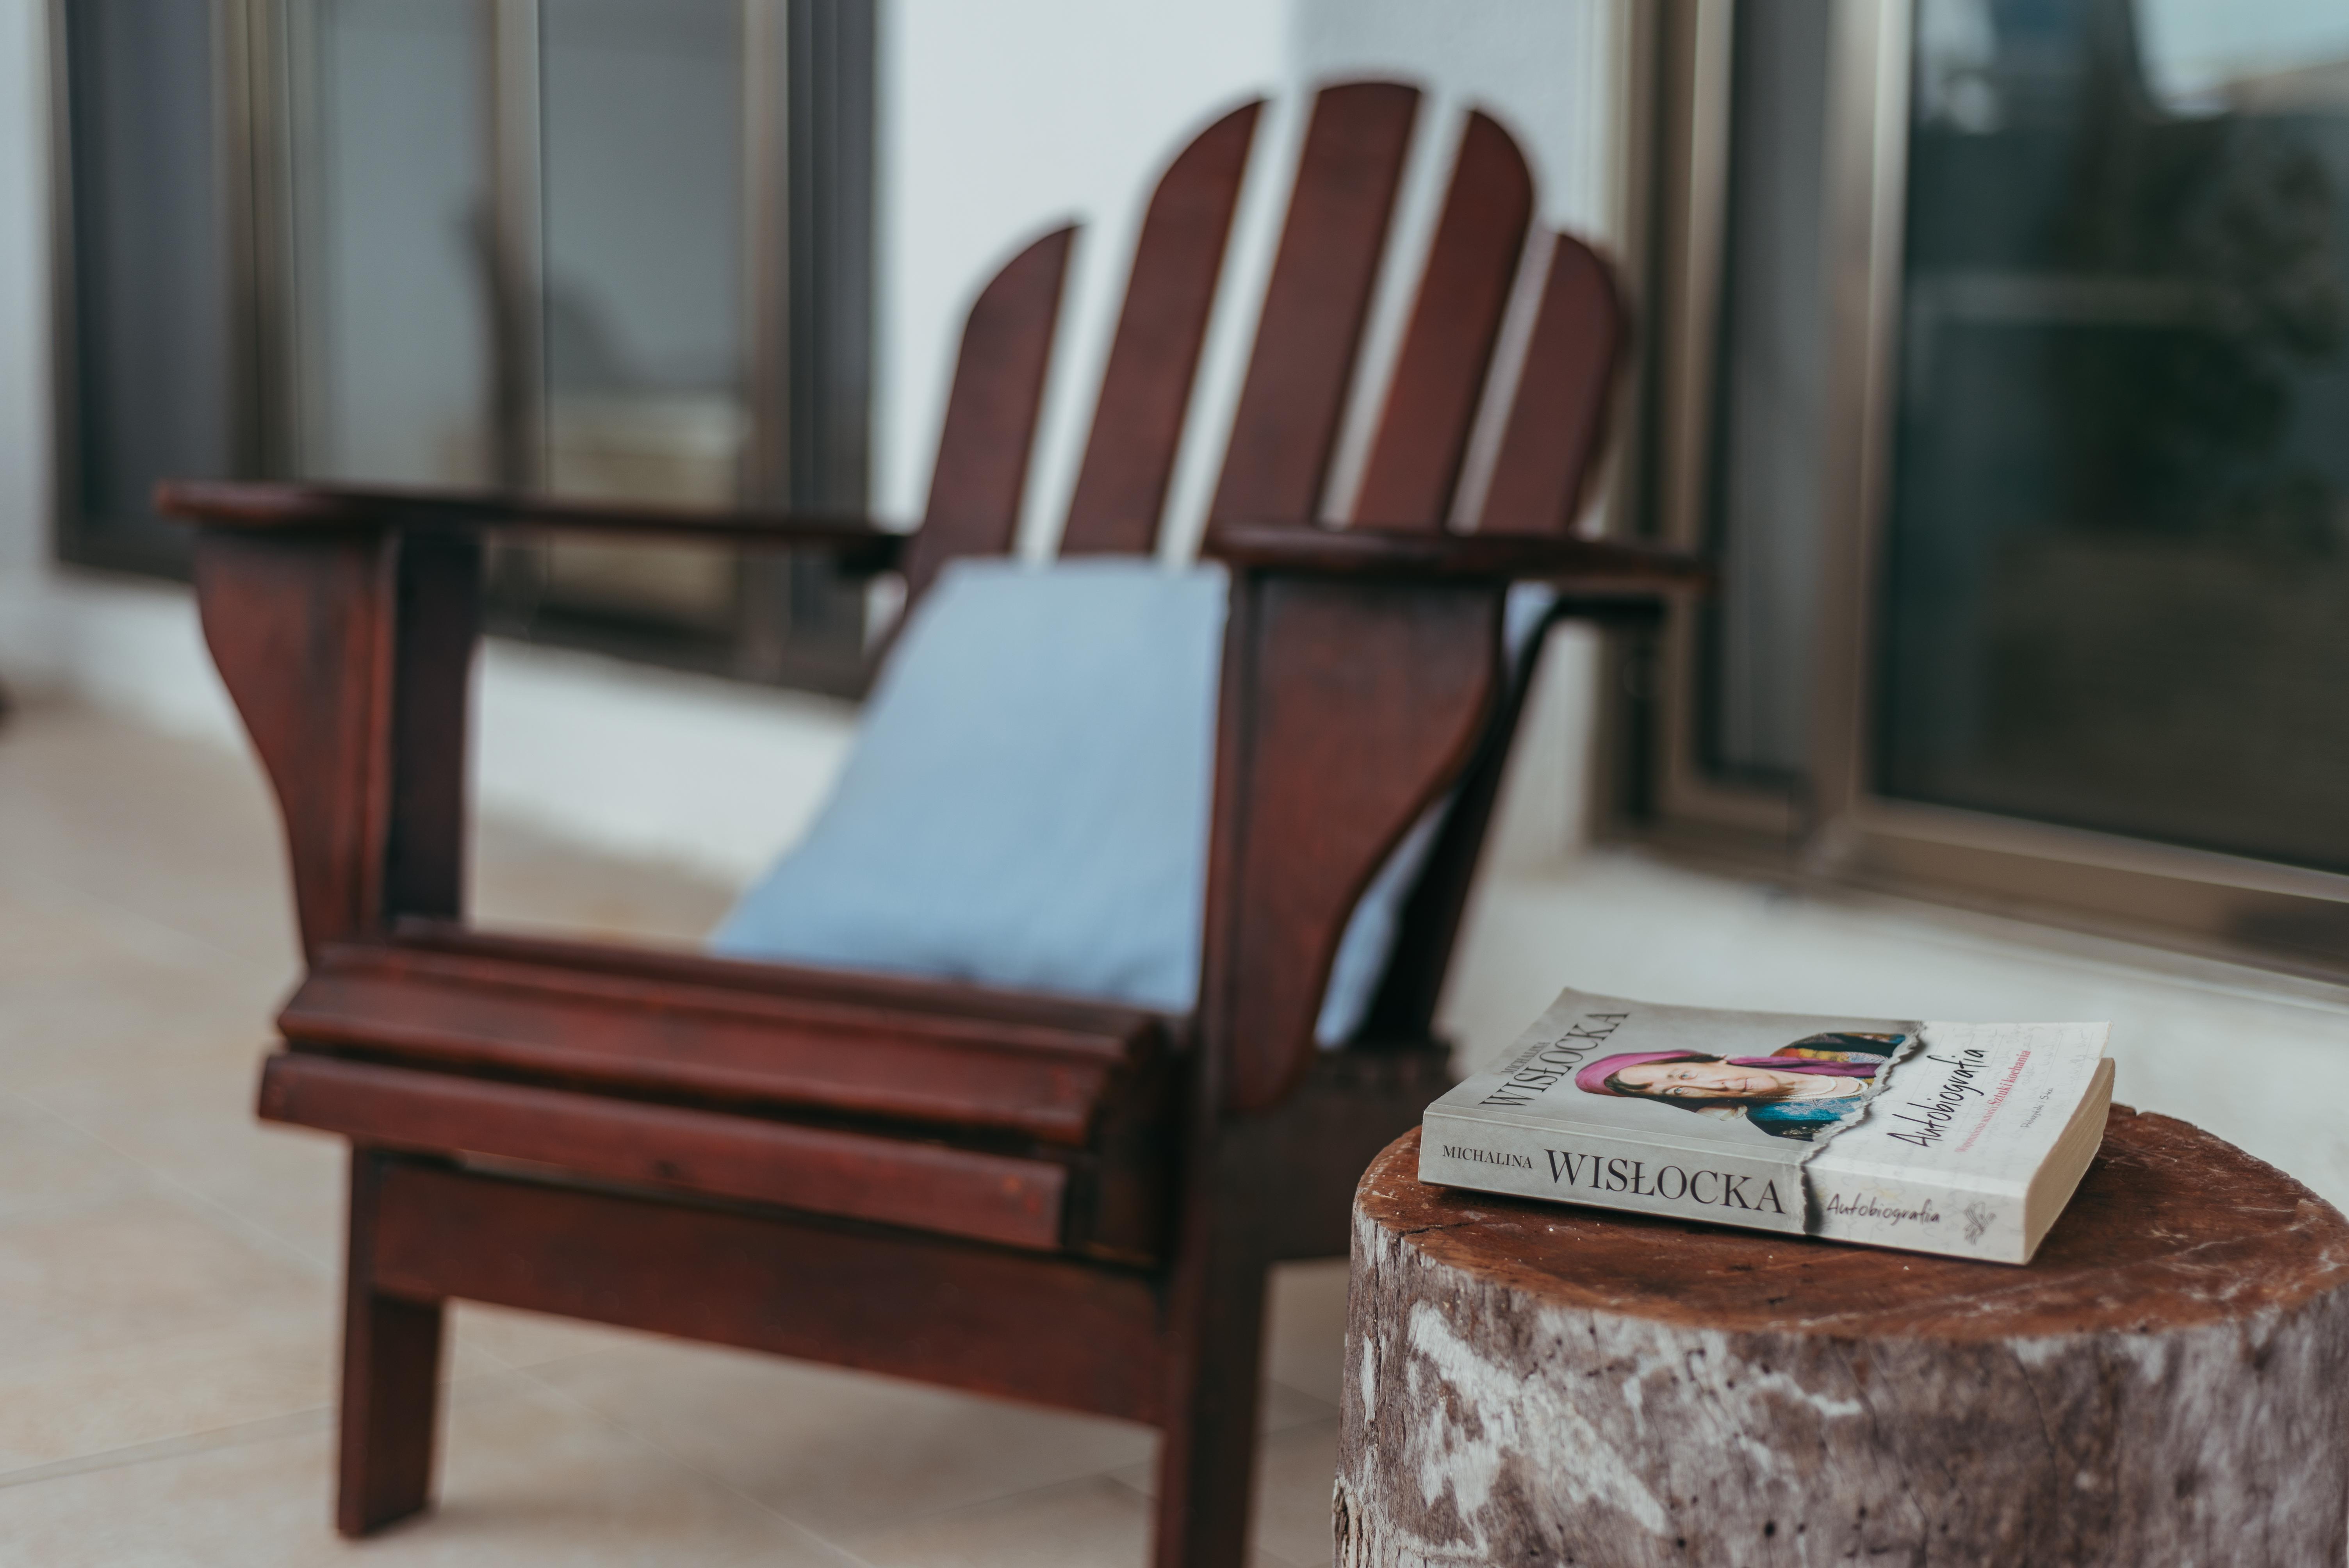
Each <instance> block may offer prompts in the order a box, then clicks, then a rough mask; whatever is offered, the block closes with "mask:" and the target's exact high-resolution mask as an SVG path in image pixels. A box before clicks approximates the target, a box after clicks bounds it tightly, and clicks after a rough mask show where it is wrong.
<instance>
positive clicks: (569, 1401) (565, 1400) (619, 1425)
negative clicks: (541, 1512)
mask: <svg viewBox="0 0 2349 1568" xmlns="http://www.w3.org/2000/svg"><path fill="white" fill-rule="evenodd" d="M599 1354H602V1353H601V1352H597V1351H586V1352H583V1353H582V1355H585V1356H593V1355H599ZM579 1358H580V1357H571V1356H565V1357H556V1358H555V1359H554V1361H549V1362H539V1363H535V1364H533V1366H532V1367H515V1368H513V1372H514V1375H515V1376H517V1377H522V1378H524V1379H526V1380H527V1381H528V1382H529V1383H530V1384H531V1385H532V1386H533V1387H536V1388H537V1389H538V1390H539V1391H541V1392H542V1393H543V1394H545V1395H547V1396H548V1397H549V1398H553V1399H554V1400H555V1401H557V1402H558V1403H561V1404H564V1405H567V1406H569V1407H570V1408H572V1409H574V1410H575V1411H577V1412H579V1413H580V1414H581V1415H584V1416H585V1417H586V1418H588V1419H590V1420H592V1421H594V1422H595V1423H596V1424H597V1425H599V1426H601V1427H603V1428H604V1429H605V1430H606V1431H610V1432H614V1433H616V1434H617V1435H619V1436H621V1437H623V1438H626V1439H628V1440H629V1441H630V1442H633V1443H636V1444H638V1445H640V1446H641V1447H644V1448H647V1449H651V1450H652V1451H653V1452H654V1453H657V1454H658V1455H660V1456H661V1457H662V1458H663V1459H665V1460H668V1461H669V1462H670V1463H671V1464H673V1465H676V1466H677V1467H678V1469H679V1470H684V1471H685V1472H686V1473H687V1474H688V1475H694V1476H698V1477H699V1478H700V1479H701V1480H704V1481H706V1482H708V1483H709V1485H711V1486H713V1487H716V1488H717V1489H718V1490H719V1491H722V1492H724V1493H725V1494H726V1495H728V1496H729V1497H731V1498H734V1499H735V1500H737V1501H740V1502H743V1503H747V1504H748V1505H749V1506H750V1507H751V1508H753V1509H756V1510H757V1511H759V1512H760V1513H762V1514H764V1515H765V1516H766V1517H768V1518H770V1519H772V1520H774V1521H776V1522H778V1523H780V1524H782V1525H784V1526H786V1527H788V1528H789V1529H791V1530H792V1531H795V1532H798V1533H799V1534H800V1535H801V1536H802V1537H804V1538H805V1540H806V1541H807V1542H809V1543H811V1544H812V1545H814V1546H816V1547H818V1548H820V1549H821V1550H823V1551H824V1552H826V1553H831V1554H832V1555H833V1557H835V1558H837V1559H838V1560H839V1563H840V1568H873V1565H872V1564H871V1563H867V1562H866V1561H865V1560H864V1558H862V1557H860V1556H858V1555H857V1554H856V1553H854V1552H851V1551H850V1550H849V1549H848V1548H847V1547H845V1546H843V1545H841V1544H840V1543H839V1542H836V1541H834V1540H833V1539H832V1538H831V1537H830V1536H827V1535H824V1534H822V1533H820V1532H817V1531H816V1530H814V1529H812V1527H810V1526H808V1525H806V1524H802V1522H800V1521H798V1520H796V1519H793V1518H792V1516H791V1515H790V1514H788V1513H785V1512H784V1511H782V1510H781V1509H779V1508H777V1507H775V1506H774V1505H773V1504H771V1503H769V1502H767V1501H764V1500H762V1499H761V1498H758V1497H754V1496H752V1495H751V1494H750V1493H749V1492H747V1491H743V1490H742V1489H741V1488H740V1487H738V1486H736V1485H735V1484H734V1483H733V1482H732V1481H730V1480H726V1479H725V1478H724V1477H723V1476H718V1475H713V1474H711V1473H710V1472H709V1471H708V1470H704V1469H702V1468H701V1467H700V1466H699V1465H698V1464H696V1463H694V1462H693V1461H692V1460H689V1459H688V1458H686V1457H685V1456H684V1455H683V1454H680V1453H678V1451H676V1450H675V1449H672V1448H670V1447H669V1446H668V1445H667V1444H666V1443H664V1442H662V1441H661V1440H660V1439H658V1438H657V1437H655V1436H653V1435H652V1434H650V1433H648V1432H643V1431H639V1430H638V1429H636V1427H634V1426H633V1425H630V1424H629V1423H627V1422H626V1421H623V1420H621V1419H619V1418H617V1417H616V1416H611V1415H608V1414H606V1413H605V1412H604V1411H603V1410H600V1409H598V1408H595V1406H593V1405H591V1404H589V1403H588V1402H587V1401H585V1399H582V1398H579V1397H578V1396H577V1395H575V1394H574V1393H572V1392H571V1391H570V1390H569V1389H567V1388H564V1387H561V1386H560V1385H558V1384H554V1383H550V1382H548V1381H547V1380H546V1379H545V1378H543V1377H539V1376H537V1373H536V1367H547V1366H554V1365H556V1364H558V1363H560V1362H566V1361H574V1360H577V1359H579Z"/></svg>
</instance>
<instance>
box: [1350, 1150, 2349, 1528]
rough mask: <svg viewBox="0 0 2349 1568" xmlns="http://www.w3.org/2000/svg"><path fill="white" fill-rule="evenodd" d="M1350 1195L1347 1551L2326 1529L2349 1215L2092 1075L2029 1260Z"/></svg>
mask: <svg viewBox="0 0 2349 1568" xmlns="http://www.w3.org/2000/svg"><path fill="white" fill-rule="evenodd" d="M1418 1168H1419V1135H1418V1134H1417V1133H1416V1132H1413V1133H1411V1134H1409V1135H1407V1136H1406V1137H1404V1138H1402V1139H1401V1140H1398V1141H1396V1142H1395V1143H1393V1144H1392V1145H1390V1146H1389V1147H1388V1149H1387V1150H1386V1151H1385V1152H1384V1153H1382V1154H1381V1155H1380V1156H1379V1158H1378V1160H1377V1161H1376V1162H1375V1163H1373V1164H1372V1165H1371V1169H1370V1171H1369V1172H1368V1174H1366V1175H1365V1176H1364V1177H1363V1179H1362V1183H1361V1190H1360V1191H1359V1192H1358V1193H1357V1194H1356V1197H1355V1202H1354V1274H1353V1287H1352V1297H1351V1301H1350V1305H1349V1308H1348V1319H1347V1329H1346V1377H1345V1411H1344V1423H1343V1426H1344V1430H1343V1436H1342V1438H1341V1439H1340V1457H1339V1471H1338V1495H1337V1529H1338V1562H1339V1563H1340V1568H1420V1565H1422V1564H1434V1563H1442V1564H1445V1565H1447V1568H1449V1565H1452V1564H1467V1563H1507V1564H1512V1565H1526V1568H1531V1565H1533V1564H1542V1565H1544V1568H1547V1565H1548V1564H1553V1563H1574V1564H1593V1565H1596V1568H1645V1565H1646V1564H1651V1563H1654V1564H1664V1563H1671V1564H1676V1565H1687V1564H1692V1563H1700V1564H1704V1563H1738V1564H1748V1563H1751V1564H1781V1563H1783V1564H1789V1565H1791V1564H1798V1563H1800V1564H1827V1563H1868V1564H1893V1563H1899V1564H1912V1563H1914V1564H1925V1563H1930V1564H1935V1565H1937V1568H1938V1565H1940V1564H1972V1563H1982V1564H1996V1565H2000V1568H2005V1565H2009V1564H2033V1565H2035V1564H2054V1563H2065V1564H2072V1563H2097V1564H2111V1565H2113V1568H2155V1565H2157V1564H2171V1563H2175V1564H2187V1563H2195V1564H2202V1565H2204V1568H2212V1565H2220V1564H2223V1565H2226V1568H2261V1565H2272V1568H2316V1565H2319V1564H2322V1565H2325V1568H2339V1565H2340V1564H2341V1563H2343V1562H2344V1555H2349V1222H2344V1219H2343V1218H2342V1216H2341V1214H2340V1212H2338V1211H2337V1210H2335V1209H2333V1207H2332V1206H2331V1205H2329V1204H2327V1203H2325V1202H2323V1200H2321V1199H2319V1198H2317V1197H2316V1196H2315V1195H2314V1194H2313V1193H2312V1192H2310V1191H2308V1190H2307V1189H2306V1188H2305V1187H2302V1186H2301V1185H2300V1184H2299V1183H2298V1182H2296V1181H2292V1179H2291V1178H2290V1177H2288V1176H2286V1175H2284V1174H2283V1173H2282V1171H2277V1170H2275V1169H2274V1168H2272V1167H2271V1166H2268V1165H2264V1164H2261V1162H2260V1161H2256V1160H2254V1159H2252V1158H2251V1156H2250V1155H2248V1154H2245V1153H2244V1152H2242V1151H2241V1150H2239V1149H2236V1148H2234V1147H2233V1146H2231V1145H2230V1144H2227V1143H2223V1142H2221V1141H2220V1140H2218V1139H2216V1138H2213V1137H2211V1136H2210V1135H2209V1134H2208V1133H2205V1132H2201V1131H2199V1130H2196V1129H2195V1128H2192V1127H2189V1126H2188V1125H2186V1124H2185V1123H2184V1122H2180V1121H2174V1120H2171V1119H2168V1118H2167V1117H2160V1116H2150V1115H2144V1114H2140V1113H2138V1112H2136V1111H2132V1110H2129V1109H2125V1108H2122V1107H2118V1106H2116V1107H2115V1108H2114V1109H2113V1113H2112V1120H2111V1122H2110V1124H2109V1126H2108V1127H2107V1129H2106V1136H2105V1144H2104V1149H2103V1151H2102V1152H2101V1153H2100V1154H2099V1155H2098V1156H2097V1158H2096V1161H2095V1165H2094V1166H2092V1167H2091V1168H2090V1170H2089V1171H2088V1175H2087V1178H2086V1180H2085V1181H2083V1182H2082V1183H2081V1186H2080V1190H2079V1192H2078V1194H2077V1195H2076V1196H2075V1198H2074V1199H2073V1201H2072V1204H2071V1207H2070V1208H2069V1209H2068V1210H2067V1211H2066V1212H2064V1217H2063V1218H2062V1219H2061V1220H2060V1221H2058V1222H2057V1223H2056V1226H2055V1229H2054V1231H2053V1232H2052V1233H2050V1234H2049V1236H2048V1238H2047V1240H2046V1242H2045V1243H2044V1245H2042V1246H2041V1248H2040V1250H2039V1255H2038V1257H2037V1258H2036V1260H2034V1261H2033V1263H2032V1264H2030V1265H2029V1266H2027V1267H2024V1268H2013V1267H2007V1266H2003V1265H2001V1264H1981V1263H1961V1262H1958V1261H1956V1260H1953V1259H1948V1258H1939V1257H1930V1256H1926V1255H1923V1254H1920V1253H1897V1252H1887V1251H1882V1250H1878V1249H1874V1248H1863V1247H1853V1246H1842V1245H1837V1244H1834V1243H1823V1242H1802V1241H1794V1240H1790V1239H1788V1238H1785V1237H1783V1236H1776V1235H1766V1234H1762V1233H1755V1232H1750V1231H1735V1230H1727V1229H1720V1228H1714V1227H1711V1226H1704V1225H1696V1224H1687V1223H1681V1222H1674V1221H1669V1220H1658V1219H1651V1218H1647V1217H1645V1216H1640V1215H1632V1214H1621V1213H1613V1212H1607V1211H1603V1210H1597V1209H1580V1208H1572V1207H1568V1206H1565V1205H1559V1204H1548V1203H1536V1202H1526V1201H1523V1200H1520V1199H1515V1198H1506V1197H1501V1196H1498V1195H1494V1194H1486V1193H1480V1192H1469V1191H1457V1190H1450V1189H1445V1188H1441V1187H1430V1186H1426V1185H1423V1184H1422V1183H1421V1182H1420V1181H1419V1180H1418V1178H1417V1176H1416V1174H1415V1172H1416V1171H1418Z"/></svg>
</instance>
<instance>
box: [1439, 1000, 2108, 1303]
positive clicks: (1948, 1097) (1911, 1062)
mask: <svg viewBox="0 0 2349 1568" xmlns="http://www.w3.org/2000/svg"><path fill="white" fill-rule="evenodd" d="M2109 1034H2110V1027H2109V1026H2107V1025H2105V1024H1951V1023H1930V1022H1923V1021H1908V1020H1901V1019H1887V1018H1829V1017H1809V1016H1802V1015H1798V1014H1781V1013H1739V1012H1725V1011H1720V1010H1715V1009H1711V1008H1702V1007H1666V1006H1656V1005H1654V1004H1651V1003H1647V1002H1634V1001H1628V1000H1625V999H1624V998H1621V997H1617V996H1594V995H1585V994H1583V993H1581V992H1578V991H1568V992H1567V993H1566V994H1565V995H1561V996H1560V997H1558V999H1557V1003H1556V1004H1555V1005H1553V1006H1551V1007H1550V1009H1549V1010H1548V1011H1547V1012H1546V1013H1544V1014H1543V1015H1542V1016H1541V1017H1540V1018H1538V1019H1537V1020H1536V1021H1535V1023H1534V1025H1533V1026H1532V1027H1531V1028H1529V1029H1527V1030H1526V1032H1525V1034H1524V1035H1523V1036H1521V1037H1519V1038H1518V1040H1517V1042H1516V1045H1514V1046H1512V1047H1510V1048H1509V1049H1508V1051H1506V1053H1504V1055H1503V1056H1502V1057H1501V1058H1500V1060H1499V1062H1498V1064H1497V1065H1496V1066H1495V1067H1493V1068H1490V1069H1488V1070H1486V1071H1485V1072H1481V1073H1478V1074H1476V1075H1475V1076H1474V1077H1472V1078H1468V1079H1467V1080H1466V1081H1465V1082H1464V1083H1462V1084H1460V1085H1459V1086H1458V1087H1456V1088H1454V1089H1452V1090H1451V1092H1449V1093H1448V1094H1446V1095H1444V1097H1443V1098H1442V1099H1438V1100H1437V1101H1436V1102H1435V1103H1434V1104H1433V1105H1431V1106H1429V1107H1428V1108H1427V1113H1426V1116H1425V1119H1424V1120H1423V1123H1422V1132H1421V1140H1420V1150H1419V1176H1420V1180H1421V1181H1429V1182H1434V1183H1437V1184H1440V1185H1443V1186H1447V1187H1471V1188H1475V1189H1478V1190H1480V1191H1491V1192H1510V1193H1515V1194H1517V1195H1518V1196H1521V1197H1527V1198H1547V1199H1553V1200H1557V1201H1559V1202H1573V1203H1588V1204H1596V1205H1598V1206H1600V1207H1603V1208H1612V1209H1630V1210H1635V1211H1637V1212H1640V1213H1648V1214H1669V1215H1671V1216H1673V1217H1674V1218H1677V1219H1684V1220H1701V1221H1707V1222H1713V1223H1718V1224H1731V1225H1744V1226H1750V1227H1752V1228H1754V1229H1756V1230H1764V1231H1778V1232H1783V1233H1786V1234H1789V1235H1807V1236H1819V1237H1823V1238H1826V1239H1827V1240H1830V1241H1838V1242H1857V1243H1866V1244H1868V1245H1872V1246H1884V1247H1899V1248H1904V1249H1907V1250H1909V1251H1914V1252H1926V1253H1947V1254H1949V1255H1950V1256H1952V1257H1965V1258H1980V1259H1983V1260H1986V1261H1990V1262H1995V1263H2007V1264H2023V1263H2028V1262H2030V1260H2031V1255H2032V1253H2034V1252H2036V1251H2037V1250H2038V1247H2039V1243H2040V1241H2041V1239H2042V1238H2043V1237H2044V1236H2045V1235H2046V1234H2047V1232H2048V1229H2049V1227H2051V1226H2052V1225H2054V1222H2055V1219H2056V1216H2057V1215H2059V1214H2061V1213H2062V1212H2063V1211H2064V1204H2065V1203H2066V1202H2070V1200H2071V1197H2072V1193H2073V1191H2074V1189H2075V1188H2076V1187H2078V1186H2079V1184H2080V1178H2081V1177H2082V1176H2083V1175H2085V1173H2086V1171H2087V1169H2088V1162H2089V1161H2090V1160H2091V1159H2093V1158H2094V1157H2095V1152H2096V1150H2097V1148H2098V1146H2099V1145H2101V1144H2102V1142H2103V1141H2104V1132H2105V1113H2106V1109H2108V1108H2109V1107H2110V1105H2111V1103H2112V1086H2113V1064H2112V1059H2111V1058H2110V1057H2107V1056H2106V1054H2105V1051H2106V1044H2107V1040H2108V1037H2109Z"/></svg>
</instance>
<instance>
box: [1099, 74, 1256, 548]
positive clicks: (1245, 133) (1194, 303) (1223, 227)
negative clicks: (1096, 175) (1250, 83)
mask: <svg viewBox="0 0 2349 1568" xmlns="http://www.w3.org/2000/svg"><path fill="white" fill-rule="evenodd" d="M1263 108H1264V106H1263V104H1262V103H1260V102H1259V103H1250V104H1244V105H1242V106H1241V107H1240V108H1236V109H1234V110H1233V111H1232V112H1231V113H1229V114H1227V115H1226V116H1225V117H1224V118H1223V119H1219V120H1217V121H1216V123H1215V124H1213V125H1211V126H1209V127H1208V128H1207V129H1206V130H1204V131H1202V132H1200V133H1199V136H1198V139H1196V140H1195V141H1193V142H1192V143H1191V145H1190V146H1189V147H1187V148H1185V150H1184V151H1183V155H1182V156H1181V157H1179V158H1177V159H1176V160H1174V164H1173V165H1172V166H1171V167H1170V168H1168V170H1166V173H1165V176H1164V178H1163V179H1161V180H1160V181H1158V190H1157V191H1156V192H1155V193H1154V194H1153V195H1152V197H1151V199H1150V210H1149V211H1148V212H1147V213H1145V214H1144V215H1143V220H1142V232H1141V235H1140V237H1139V238H1138V239H1137V240H1136V241H1135V242H1134V247H1133V276H1132V278H1131V279H1130V281H1129V282H1128V284H1127V285H1126V293H1125V309H1124V311H1123V313H1122V314H1121V315H1119V317H1118V323H1117V336H1116V339H1115V340H1114V341H1113V342H1112V344H1111V345H1110V351H1109V365H1108V367H1107V368H1106V369H1105V370H1104V371H1103V372H1102V388H1101V398H1100V400H1099V401H1098V402H1097V403H1096V404H1095V405H1094V407H1093V428H1092V439H1091V440H1090V441H1089V442H1088V443H1087V444H1086V447H1085V460H1084V466H1083V467H1082V468H1081V469H1078V470H1077V488H1076V491H1075V494H1074V495H1073V496H1072V497H1071V500H1070V502H1069V521H1068V526H1067V528H1066V529H1065V530H1064V531H1062V533H1061V553H1062V554H1064V555H1066V554H1083V553H1090V552H1113V553H1123V554H1128V555H1143V554H1147V553H1149V551H1150V548H1151V546H1152V545H1153V544H1154V542H1156V541H1157V537H1158V519H1159V514H1160V512H1161V511H1164V508H1165V505H1166V485H1167V480H1169V478H1171V477H1172V475H1173V474H1174V453H1175V450H1176V449H1177V448H1178V447H1179V446H1180V445H1181V442H1182V438H1183V417H1184V415H1185V414H1186V413H1187V412H1189V410H1190V402H1191V381H1192V377H1194V376H1195V374H1196V373H1197V371H1198V368H1199V349H1200V346H1201V345H1203V344H1204V343H1205V342H1206V337H1207V317H1208V315H1209V314H1210V313H1211V312H1212V311H1213V310H1214V308H1215V304H1216V279H1217V277H1218V275H1219V274H1220V273H1222V271H1223V265H1224V246H1225V242H1226V241H1227V240H1229V238H1230V237H1231V232H1232V212H1233V210H1234V209H1235V208H1236V207H1237V205H1238V203H1239V199H1240V178H1241V176H1242V175H1243V174H1245V173H1246V172H1247V152H1248V148H1249V146H1250V144H1251V143H1252V142H1253V141H1254V139H1255V136H1256V122H1257V116H1258V114H1259V112H1260V111H1261V110H1262V109H1263Z"/></svg>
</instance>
